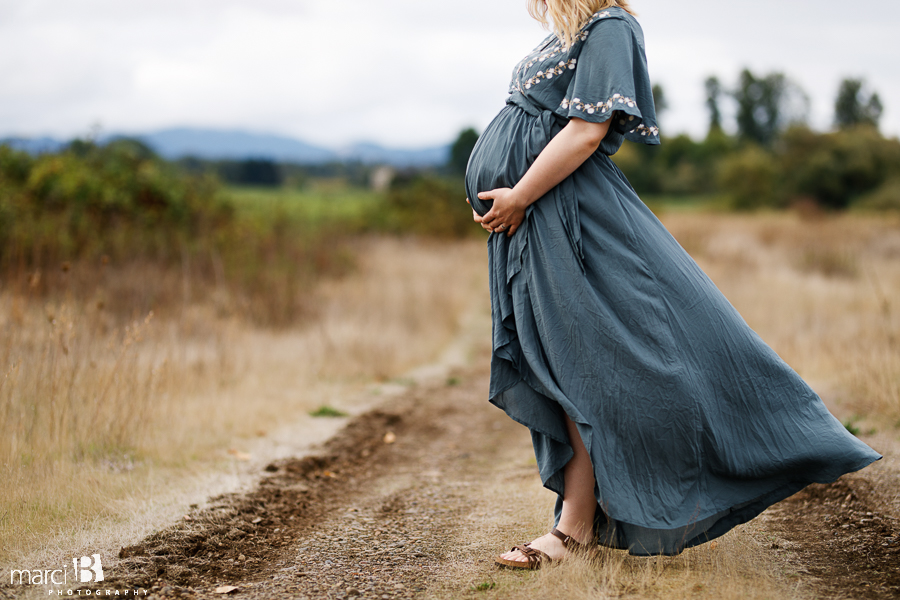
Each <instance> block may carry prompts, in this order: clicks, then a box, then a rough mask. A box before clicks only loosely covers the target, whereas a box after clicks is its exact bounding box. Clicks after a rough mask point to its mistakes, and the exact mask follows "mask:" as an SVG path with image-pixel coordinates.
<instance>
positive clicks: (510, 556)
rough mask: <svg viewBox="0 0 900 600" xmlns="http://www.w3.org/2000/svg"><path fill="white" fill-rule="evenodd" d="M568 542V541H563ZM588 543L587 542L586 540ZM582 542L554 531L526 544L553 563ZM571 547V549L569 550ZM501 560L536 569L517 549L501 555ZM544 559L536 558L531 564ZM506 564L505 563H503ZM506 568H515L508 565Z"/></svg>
mask: <svg viewBox="0 0 900 600" xmlns="http://www.w3.org/2000/svg"><path fill="white" fill-rule="evenodd" d="M563 540H567V541H565V542H564V541H563ZM585 541H586V540H585ZM581 544H582V542H580V541H579V540H576V539H574V538H569V537H568V536H566V535H565V534H563V533H562V532H560V531H559V530H557V529H554V530H553V531H552V532H551V533H547V534H544V535H542V536H541V537H539V538H537V539H536V540H534V541H532V542H531V543H529V544H525V545H526V546H528V547H529V548H531V549H533V550H537V551H539V552H541V553H543V554H545V555H546V556H548V557H549V558H550V559H551V560H552V561H558V560H561V559H562V558H564V557H565V556H566V553H567V552H568V551H569V549H571V548H574V547H576V546H579V545H581ZM569 547H571V548H569ZM500 558H501V559H503V560H504V561H508V562H512V563H516V565H515V566H518V565H520V564H521V567H522V568H535V567H533V566H531V565H530V564H529V559H528V557H527V556H526V555H525V554H524V553H523V552H522V551H521V550H517V549H515V548H514V549H512V550H510V551H509V552H506V553H504V554H501V555H500ZM541 559H543V557H540V558H538V559H536V558H535V557H532V558H531V561H530V562H534V561H535V560H541ZM501 564H504V563H501ZM506 566H513V565H509V564H506Z"/></svg>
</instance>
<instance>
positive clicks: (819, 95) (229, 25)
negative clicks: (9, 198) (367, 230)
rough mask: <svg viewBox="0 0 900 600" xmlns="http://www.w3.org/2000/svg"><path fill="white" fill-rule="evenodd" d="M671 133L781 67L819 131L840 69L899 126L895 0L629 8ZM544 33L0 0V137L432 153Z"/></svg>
mask: <svg viewBox="0 0 900 600" xmlns="http://www.w3.org/2000/svg"><path fill="white" fill-rule="evenodd" d="M634 4H635V5H636V6H637V8H638V9H639V11H640V20H641V23H642V24H643V27H644V30H645V33H646V38H647V52H648V58H649V61H650V68H651V75H652V76H653V78H654V80H656V81H658V82H661V83H662V84H663V85H664V86H665V88H666V91H667V96H668V98H669V101H670V104H671V107H672V108H671V110H670V111H669V113H668V114H667V115H665V117H664V122H663V125H664V127H665V128H666V130H667V131H680V130H686V131H689V132H690V133H692V134H694V135H702V134H703V133H704V132H705V126H706V114H705V111H704V108H703V90H702V82H703V80H704V79H705V77H706V76H707V75H709V74H717V75H719V76H720V77H721V78H722V79H723V81H725V82H726V83H728V82H732V81H734V80H735V79H736V75H737V73H738V70H739V69H740V68H743V67H744V66H749V67H751V68H753V69H754V70H757V71H760V72H767V71H770V70H781V71H785V72H786V73H787V74H788V75H789V76H791V77H793V78H794V79H795V80H797V81H798V82H799V83H800V84H801V85H802V86H803V87H804V88H805V89H806V90H807V92H808V93H809V94H810V96H811V97H812V99H813V108H814V117H815V123H816V125H818V126H820V127H827V126H828V125H829V122H830V113H831V106H830V105H831V102H832V101H833V96H834V94H835V92H836V89H837V85H838V82H839V81H840V78H841V77H844V76H864V77H866V78H867V79H868V81H869V83H870V84H871V85H872V87H873V88H874V89H876V90H878V91H879V92H880V93H881V96H882V99H883V100H884V102H885V104H886V106H887V111H886V114H885V120H884V125H885V129H886V130H888V131H890V132H892V133H894V134H896V133H897V132H900V115H898V114H897V111H894V110H892V108H893V106H894V105H895V104H897V103H900V83H898V82H900V72H898V71H900V60H898V58H900V57H898V51H897V50H895V49H886V48H885V46H886V44H873V43H872V40H878V39H882V40H888V39H891V38H890V36H891V35H892V32H893V31H896V29H897V27H898V26H900V15H898V9H897V8H896V6H898V5H896V4H894V3H893V0H890V1H889V0H879V1H874V2H870V3H868V4H867V9H866V10H858V9H856V10H852V11H848V10H847V5H846V4H845V3H838V2H834V1H833V0H823V1H821V2H808V1H804V0H800V1H797V2H793V3H784V2H779V3H775V2H773V1H770V0H763V1H757V2H755V3H753V4H752V5H740V6H738V5H735V4H733V3H724V2H721V1H720V0H719V1H714V0H698V1H697V2H695V3H693V4H691V5H685V4H682V3H672V2H670V1H668V0H638V1H636V2H635V3H634ZM544 35H546V33H545V32H543V31H541V29H540V27H539V26H538V25H537V24H535V23H534V22H533V21H532V20H531V19H530V18H529V17H528V15H527V13H526V12H525V10H524V2H522V0H515V1H513V0H492V1H485V0H456V1H455V2H452V3H451V2H442V3H436V2H424V1H422V0H380V1H379V2H377V3H376V2H372V1H371V0H365V1H363V0H342V1H340V2H335V1H334V0H305V1H297V0H254V1H253V2H250V1H243V0H191V1H190V2H184V1H183V0H179V1H174V0H154V1H150V0H132V1H129V2H121V1H120V0H81V1H79V2H71V1H70V0H29V2H27V3H26V2H20V3H13V2H9V1H5V0H0V81H2V82H3V83H2V85H0V134H2V133H9V134H13V133H16V134H26V135H27V134H32V135H36V134H44V133H50V134H56V135H73V134H78V133H84V132H86V131H87V130H88V129H89V128H90V127H91V126H92V125H93V124H94V123H97V122H99V123H101V124H102V125H103V127H104V128H105V129H106V130H116V131H121V130H125V131H133V132H139V131H146V130H150V129H155V128H160V127H167V126H173V125H198V126H211V127H228V128H242V129H253V130H261V131H269V132H275V133H282V134H288V135H294V136H297V137H301V138H304V139H308V140H310V141H314V142H319V143H325V144H329V145H332V146H337V145H341V144H345V143H348V142H351V141H355V140H361V139H368V140H376V141H379V142H382V143H388V144H393V145H417V144H431V143H441V142H445V141H447V140H449V139H451V138H452V137H453V136H454V135H455V133H456V132H458V131H459V130H460V129H461V128H462V127H464V126H467V125H474V126H476V127H478V128H483V127H484V126H486V125H487V123H488V121H489V120H490V119H491V118H492V116H493V115H494V114H495V113H496V112H497V111H498V110H499V109H500V108H501V107H502V103H503V101H504V99H505V95H506V88H507V84H508V78H509V74H510V71H511V69H512V67H513V65H514V64H515V63H516V62H517V61H518V60H519V59H520V58H521V56H523V55H524V54H525V53H527V52H528V51H529V50H530V49H531V48H532V47H533V46H534V45H535V44H537V43H538V42H539V41H540V40H541V39H542V37H543V36H544Z"/></svg>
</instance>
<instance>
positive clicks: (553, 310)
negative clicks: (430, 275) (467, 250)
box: [466, 8, 880, 554]
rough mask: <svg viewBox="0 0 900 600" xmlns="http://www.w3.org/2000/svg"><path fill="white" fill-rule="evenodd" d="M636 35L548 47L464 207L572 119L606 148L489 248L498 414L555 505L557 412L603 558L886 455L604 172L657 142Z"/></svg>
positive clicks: (686, 539)
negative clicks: (524, 438) (833, 409)
mask: <svg viewBox="0 0 900 600" xmlns="http://www.w3.org/2000/svg"><path fill="white" fill-rule="evenodd" d="M650 89H651V88H650V81H649V76H648V73H647V65H646V58H645V54H644V42H643V33H642V31H641V28H640V26H639V25H638V23H637V21H636V20H635V19H634V18H633V17H632V16H631V15H629V14H628V13H626V12H625V11H623V10H621V9H618V8H611V9H609V10H605V11H602V12H598V13H597V14H595V15H594V16H593V17H592V19H591V20H590V21H589V22H588V23H587V24H586V25H585V26H584V28H583V29H582V30H581V33H580V35H579V36H578V38H577V40H576V42H575V43H574V44H573V46H572V48H571V49H570V50H568V51H566V50H565V49H563V48H562V46H561V44H560V42H559V40H558V38H557V37H556V36H555V35H551V36H549V37H548V38H547V39H546V40H545V41H544V42H543V43H542V44H541V45H540V46H539V47H538V48H536V49H535V50H534V51H533V52H532V53H531V54H529V55H528V56H527V57H525V59H524V60H523V61H522V62H521V63H519V64H518V65H517V67H516V69H515V71H514V73H513V78H512V83H511V87H510V96H509V99H508V100H507V105H506V107H505V108H504V109H503V110H502V111H501V112H500V113H499V114H498V115H497V117H496V118H495V119H494V120H493V122H492V123H491V124H490V125H489V126H488V127H487V129H486V130H485V132H484V133H483V134H482V136H481V138H480V139H479V140H478V144H477V145H476V147H475V149H474V151H473V153H472V156H471V158H470V160H469V166H468V170H467V173H466V192H467V194H468V197H469V198H470V199H471V201H472V204H473V206H474V208H475V210H476V211H477V212H478V213H479V214H484V213H485V212H487V210H489V208H490V202H483V201H479V200H478V199H477V198H478V197H477V193H478V192H481V191H487V190H491V189H495V188H499V187H512V186H514V185H515V184H516V182H517V181H519V179H520V178H521V177H522V176H523V175H524V173H525V171H526V170H527V169H528V167H529V166H530V165H531V163H532V162H533V161H534V159H535V158H536V157H537V155H538V153H540V151H541V150H542V149H543V148H544V147H545V146H546V144H547V142H548V141H549V140H550V139H551V138H552V137H553V136H554V135H555V134H556V133H558V132H559V130H560V129H561V128H562V127H563V126H564V125H565V124H566V123H567V121H568V119H569V118H572V117H578V118H580V119H584V120H586V121H594V122H605V121H606V120H608V119H610V118H612V119H613V121H612V123H611V127H610V131H609V134H608V135H607V136H606V138H605V139H604V140H603V142H602V143H601V145H600V148H599V149H598V151H597V152H596V153H594V154H593V155H592V156H591V157H590V158H589V159H588V160H587V161H586V162H585V163H584V164H583V165H582V166H581V167H579V168H578V169H577V170H576V171H575V172H574V173H573V174H572V175H571V176H569V177H568V178H567V179H565V180H564V181H563V182H562V183H560V184H559V185H558V186H557V187H555V188H554V189H552V190H551V191H550V192H548V193H547V194H546V195H545V196H544V197H543V198H541V199H540V200H538V201H537V202H535V203H534V204H533V205H531V206H530V207H529V208H528V210H527V212H526V218H525V221H524V222H523V224H522V225H521V227H520V228H519V229H518V231H517V232H516V233H515V234H514V235H513V236H511V237H507V236H506V235H503V234H492V235H491V236H490V238H489V240H488V248H489V262H490V286H491V308H492V313H493V315H492V316H493V357H492V363H491V386H490V401H491V402H492V403H494V404H495V405H497V406H498V407H500V408H502V409H503V410H505V411H506V412H507V413H508V414H509V416H510V417H512V418H513V419H515V420H516V421H519V422H520V423H522V424H524V425H526V426H527V427H528V428H529V429H530V430H531V434H532V439H533V442H534V449H535V453H536V455H537V461H538V466H539V469H540V474H541V479H542V481H543V483H544V485H545V486H546V487H547V488H549V489H550V490H553V491H554V492H556V493H557V494H559V495H560V496H559V498H560V500H558V501H557V508H556V517H557V520H558V519H559V512H560V507H561V498H562V493H563V483H564V480H563V466H564V465H565V464H566V463H567V462H568V461H569V459H570V458H571V457H572V448H571V446H570V445H569V441H568V435H567V433H566V428H565V421H564V418H563V414H564V413H565V414H567V415H568V416H569V417H570V418H571V419H572V420H573V421H574V422H575V423H576V424H577V427H578V431H579V433H580V434H581V438H582V441H583V442H584V445H585V447H586V448H587V451H588V453H589V455H590V457H591V461H592V463H593V467H594V474H595V476H596V481H597V486H596V488H595V494H596V497H597V502H598V504H599V507H600V508H601V509H602V510H598V521H597V527H598V532H599V534H600V536H601V543H604V544H606V545H609V546H612V547H615V548H622V549H628V550H629V551H630V552H631V553H633V554H676V553H679V552H681V551H682V550H683V549H684V548H687V547H690V546H694V545H696V544H699V543H702V542H704V541H706V540H709V539H712V538H714V537H717V536H719V535H722V534H723V533H725V532H726V531H728V530H729V529H731V528H732V527H734V526H735V525H738V524H740V523H743V522H746V521H748V520H749V519H752V518H753V517H754V516H756V515H758V514H759V513H760V512H762V511H763V510H764V509H765V508H766V507H767V506H769V505H771V504H773V503H775V502H777V501H779V500H782V499H784V498H786V497H787V496H790V495H791V494H793V493H795V492H797V491H798V490H800V489H801V488H803V487H804V486H806V485H807V484H809V483H811V482H830V481H833V480H835V479H837V478H838V477H840V476H841V475H843V474H844V473H848V472H850V471H855V470H858V469H861V468H863V467H864V466H866V465H868V464H869V463H871V462H872V461H874V460H877V459H878V458H880V456H879V455H878V454H877V453H876V452H874V451H873V450H872V449H871V448H869V447H868V446H866V445H865V444H863V443H862V442H860V441H859V440H857V439H856V438H855V437H853V436H852V435H850V434H849V433H848V432H847V431H846V429H845V428H844V427H843V426H842V425H841V423H840V422H838V421H837V420H836V419H835V418H834V417H833V416H832V415H831V414H830V413H829V412H828V410H827V409H826V408H825V406H824V405H823V403H822V401H821V400H820V399H819V397H818V396H817V395H816V394H815V393H814V392H813V391H812V390H811V389H810V388H809V386H808V385H807V384H806V383H805V382H804V381H803V380H802V379H801V378H800V377H799V375H797V373H795V372H794V371H793V370H792V369H791V368H790V367H789V366H788V365H787V364H785V362H784V361H783V360H782V359H781V358H779V357H778V355H777V354H776V353H775V352H774V351H773V350H772V349H771V348H769V347H768V346H767V345H766V344H765V343H764V342H763V341H762V340H761V339H760V338H759V336H758V335H757V334H756V333H755V332H754V331H753V330H752V329H750V327H749V326H748V325H747V324H746V323H745V322H744V320H743V319H742V318H741V316H740V315H739V314H738V313H737V311H736V310H735V309H734V307H732V306H731V304H730V303H729V302H728V301H727V300H726V299H725V297H724V296H723V295H722V294H721V293H720V292H719V290H718V289H717V288H716V286H715V285H714V284H713V283H712V281H711V280H710V279H709V278H708V277H707V276H706V274H704V273H703V271H702V270H701V269H700V268H699V267H698V266H697V264H696V263H695V262H694V261H693V260H692V259H691V257H690V256H689V255H688V254H687V252H685V251H684V249H682V248H681V246H679V244H678V243H677V242H676V241H675V239H674V238H673V237H672V236H671V235H670V234H669V232H668V231H667V230H666V229H665V228H664V227H663V225H662V224H661V223H660V222H659V220H657V219H656V217H655V216H654V215H653V213H652V212H651V211H650V210H649V209H648V208H647V207H646V206H645V205H644V204H643V203H642V202H641V200H640V199H639V198H638V196H637V195H636V194H635V192H634V190H633V189H632V188H631V186H630V185H629V183H628V182H627V181H626V179H625V177H624V176H623V175H622V173H621V172H620V171H619V169H618V168H616V166H615V165H614V164H613V162H612V161H611V160H610V159H609V155H611V154H614V153H615V152H616V151H617V150H618V148H619V147H620V146H621V144H622V142H623V140H625V139H628V140H630V141H633V142H642V143H647V144H658V143H659V130H658V128H657V126H656V122H655V121H656V115H655V110H654V106H653V96H652V94H651V91H650Z"/></svg>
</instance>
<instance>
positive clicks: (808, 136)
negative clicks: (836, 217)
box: [778, 126, 900, 209]
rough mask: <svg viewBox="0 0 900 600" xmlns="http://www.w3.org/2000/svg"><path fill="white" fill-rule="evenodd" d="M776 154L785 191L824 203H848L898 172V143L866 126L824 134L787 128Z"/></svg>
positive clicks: (844, 205)
mask: <svg viewBox="0 0 900 600" xmlns="http://www.w3.org/2000/svg"><path fill="white" fill-rule="evenodd" d="M778 156H779V162H780V165H781V169H782V171H783V173H784V182H785V191H786V193H788V194H789V195H792V196H804V197H812V198H815V199H816V201H817V202H818V203H819V204H820V205H822V206H824V207H827V208H837V209H842V208H847V207H848V206H850V205H851V204H853V203H854V202H855V201H856V200H857V199H859V198H861V197H862V196H865V195H867V194H869V193H871V192H874V191H875V190H876V189H878V188H879V187H881V186H882V185H884V184H885V182H886V181H887V180H888V178H889V177H890V176H891V175H892V174H894V173H897V172H898V171H900V142H898V141H897V140H896V139H887V138H884V137H882V136H881V134H880V133H878V130H877V129H875V128H874V127H870V126H858V127H852V128H848V129H843V130H841V131H838V132H836V133H826V134H819V133H815V132H812V131H810V130H809V129H807V128H805V127H796V128H792V129H790V130H788V131H787V132H786V133H785V135H784V137H783V138H782V141H781V144H780V146H779V148H778Z"/></svg>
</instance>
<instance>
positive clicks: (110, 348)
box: [0, 239, 486, 562]
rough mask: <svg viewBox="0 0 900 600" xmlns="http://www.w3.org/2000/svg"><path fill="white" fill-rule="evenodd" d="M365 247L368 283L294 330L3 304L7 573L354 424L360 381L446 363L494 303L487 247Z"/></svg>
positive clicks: (407, 243)
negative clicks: (331, 428)
mask: <svg viewBox="0 0 900 600" xmlns="http://www.w3.org/2000/svg"><path fill="white" fill-rule="evenodd" d="M358 244H359V247H358V248H357V251H358V252H359V254H360V256H361V259H360V266H359V269H358V271H357V273H356V274H354V275H352V276H348V277H345V278H343V279H341V280H338V281H331V282H328V283H326V284H323V285H322V286H321V289H319V290H316V291H315V292H314V296H313V297H315V298H316V302H317V303H318V304H319V306H318V307H317V309H316V312H317V313H318V314H319V317H318V318H317V319H316V320H315V321H314V322H313V323H311V324H308V325H307V326H305V327H303V328H295V329H290V330H283V331H272V330H261V329H257V328H254V327H252V326H251V325H249V324H247V323H245V322H242V321H238V320H235V319H234V318H226V317H223V316H221V313H220V311H217V310H216V307H215V306H214V305H208V306H207V305H198V306H191V307H189V308H188V309H187V310H185V311H182V312H181V314H180V316H179V318H177V319H174V318H170V319H166V318H160V317H158V316H152V315H144V316H142V318H140V319H137V320H135V321H134V322H133V323H130V324H128V325H127V326H126V327H124V328H121V329H117V328H115V327H113V326H112V325H111V324H110V322H109V320H108V319H107V318H106V316H105V315H104V314H103V311H102V310H98V309H97V308H96V306H94V305H90V306H85V305H83V304H78V303H76V302H75V301H73V300H72V299H71V298H69V299H62V300H60V301H59V302H58V303H56V304H48V305H46V306H35V303H34V302H28V301H27V298H23V297H22V296H16V295H13V294H12V293H9V292H7V293H5V294H2V295H0V330H2V331H3V332H4V336H3V338H2V342H0V376H2V379H0V469H2V472H3V480H4V483H6V484H7V485H4V486H2V487H0V549H2V555H0V562H5V561H6V560H12V559H13V558H21V557H23V556H25V555H28V554H29V553H33V552H35V551H38V552H40V551H41V550H42V549H46V550H48V551H50V552H52V547H53V546H55V545H65V544H67V543H71V542H72V541H73V540H74V539H75V538H76V537H78V536H79V535H81V530H84V529H86V528H91V527H94V526H96V525H97V524H98V523H113V522H116V521H119V522H123V521H125V520H127V519H129V518H134V514H133V507H132V505H134V504H135V503H140V501H141V499H142V498H143V497H145V496H152V495H153V494H154V493H157V494H158V493H160V492H161V491H164V489H160V486H167V485H170V484H171V483H172V482H173V481H174V480H177V478H178V477H177V474H178V473H182V474H183V475H190V474H196V473H197V472H198V470H200V471H202V470H203V469H205V468H210V467H217V468H226V469H227V468H228V467H227V465H228V464H230V461H233V460H234V459H235V457H237V458H239V459H240V458H244V457H245V455H244V449H245V448H247V447H249V446H250V445H252V443H253V440H254V439H255V438H263V437H266V436H271V435H273V434H274V432H275V430H277V429H278V428H279V427H282V426H284V425H285V424H289V423H292V422H296V421H297V420H304V419H305V420H306V421H307V422H309V421H311V420H312V419H311V418H310V417H309V416H308V415H307V411H309V410H311V409H313V408H316V407H317V406H320V405H322V404H329V405H334V406H337V407H339V408H344V409H351V410H350V412H353V411H352V409H353V407H352V406H348V405H347V403H350V402H352V401H353V400H352V399H353V398H354V397H358V396H359V393H358V392H359V388H360V384H362V383H366V382H371V381H372V380H387V379H390V378H396V377H398V376H400V375H401V374H403V373H404V372H405V371H406V370H408V369H409V368H411V367H413V366H415V365H418V364H422V363H425V362H428V361H431V360H433V359H434V358H435V357H436V356H437V354H438V353H439V352H440V351H441V349H442V348H443V347H444V346H446V344H447V342H448V341H449V340H450V339H451V338H452V337H453V336H454V334H455V333H456V331H457V329H458V327H459V320H460V318H461V316H462V314H463V312H464V311H465V310H466V309H467V308H468V307H469V306H470V303H471V302H472V299H473V298H477V299H479V301H483V299H484V295H485V294H484V292H483V291H482V290H483V288H485V287H486V286H484V276H483V272H484V268H485V266H484V263H485V260H484V248H483V244H482V243H479V242H466V243H459V244H450V243H446V244H441V245H433V244H429V243H426V242H422V241H414V240H391V239H369V240H363V241H360V242H358ZM341 403H344V406H341ZM312 426H314V425H312ZM229 450H230V451H231V453H230V454H229V452H228V451H229ZM173 478H174V479H173ZM123 500H124V502H122V501H123Z"/></svg>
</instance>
